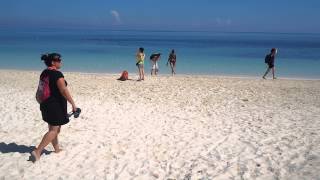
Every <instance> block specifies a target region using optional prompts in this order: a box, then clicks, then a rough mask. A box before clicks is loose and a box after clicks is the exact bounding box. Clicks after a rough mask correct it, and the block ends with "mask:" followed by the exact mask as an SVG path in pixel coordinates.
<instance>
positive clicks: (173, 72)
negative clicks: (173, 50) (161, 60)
mask: <svg viewBox="0 0 320 180" xmlns="http://www.w3.org/2000/svg"><path fill="white" fill-rule="evenodd" d="M170 67H171V74H172V76H173V75H174V74H176V72H175V71H174V68H175V65H174V64H173V63H170Z"/></svg>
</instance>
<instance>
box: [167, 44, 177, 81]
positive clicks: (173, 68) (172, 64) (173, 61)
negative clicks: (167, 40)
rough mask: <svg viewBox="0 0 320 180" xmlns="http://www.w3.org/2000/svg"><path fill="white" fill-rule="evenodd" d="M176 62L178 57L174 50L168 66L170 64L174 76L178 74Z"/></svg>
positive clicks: (170, 55)
mask: <svg viewBox="0 0 320 180" xmlns="http://www.w3.org/2000/svg"><path fill="white" fill-rule="evenodd" d="M176 61H177V56H176V54H175V52H174V49H172V50H171V53H170V54H169V58H168V62H167V66H168V64H169V63H170V67H171V74H172V76H173V75H175V74H176Z"/></svg>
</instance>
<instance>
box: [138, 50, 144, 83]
mask: <svg viewBox="0 0 320 180" xmlns="http://www.w3.org/2000/svg"><path fill="white" fill-rule="evenodd" d="M143 52H144V49H143V48H142V47H141V48H139V50H138V52H137V54H136V60H137V63H136V65H137V67H138V70H139V79H138V81H141V80H144V67H143V65H144V58H145V54H144V53H143Z"/></svg>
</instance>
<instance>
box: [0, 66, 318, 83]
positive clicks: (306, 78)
mask: <svg viewBox="0 0 320 180" xmlns="http://www.w3.org/2000/svg"><path fill="white" fill-rule="evenodd" d="M0 71H3V72H4V71H11V72H12V71H13V72H30V73H37V72H41V71H42V70H40V71H37V70H25V69H1V68H0ZM62 72H63V73H67V74H69V73H71V74H83V75H98V76H101V75H105V76H119V77H120V75H121V72H119V73H113V72H112V73H110V72H82V71H63V70H62ZM132 75H133V76H138V74H137V73H136V72H134V73H130V72H129V77H130V76H132ZM145 75H146V77H151V75H150V74H149V73H146V74H145ZM269 76H270V75H269ZM158 77H172V76H171V74H160V75H158ZM174 77H205V78H232V79H251V80H260V79H261V80H262V76H261V77H260V76H253V75H252V76H250V75H233V74H230V75H228V74H183V73H182V74H177V75H175V76H174ZM266 80H272V78H271V77H267V79H266ZM276 80H296V81H320V78H308V77H287V76H280V77H278V76H277V79H276Z"/></svg>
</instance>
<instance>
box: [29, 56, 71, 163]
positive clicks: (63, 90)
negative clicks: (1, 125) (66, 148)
mask: <svg viewBox="0 0 320 180" xmlns="http://www.w3.org/2000/svg"><path fill="white" fill-rule="evenodd" d="M41 60H43V61H44V63H45V65H46V66H47V68H46V69H45V70H43V71H42V73H41V75H40V81H42V80H43V79H46V80H47V81H48V83H47V84H48V86H47V87H48V89H49V91H50V93H49V94H50V95H49V96H48V97H47V98H46V99H45V100H43V101H39V103H40V110H41V114H42V119H43V120H44V121H45V122H47V123H48V132H47V133H46V134H45V135H44V136H43V138H42V140H41V142H40V144H39V145H38V147H37V148H35V149H34V150H33V151H32V152H31V155H32V156H33V158H34V160H35V161H38V160H40V156H41V153H42V151H43V150H44V148H45V147H46V146H47V145H48V144H49V143H51V144H52V145H53V148H54V151H55V153H59V152H60V151H61V149H60V147H59V141H58V135H59V133H60V130H61V126H62V125H65V124H67V123H68V122H69V118H68V113H67V101H68V102H69V103H70V104H71V105H72V111H73V112H76V109H77V107H76V105H75V103H74V101H73V99H72V97H71V95H70V92H69V90H68V88H67V82H66V81H65V79H64V76H63V74H62V73H61V72H60V71H59V69H60V68H61V67H62V60H61V55H60V54H58V53H51V54H46V55H42V57H41ZM37 100H38V96H37Z"/></svg>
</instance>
